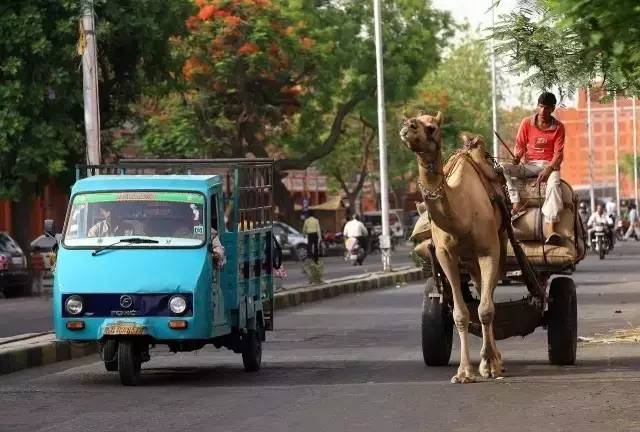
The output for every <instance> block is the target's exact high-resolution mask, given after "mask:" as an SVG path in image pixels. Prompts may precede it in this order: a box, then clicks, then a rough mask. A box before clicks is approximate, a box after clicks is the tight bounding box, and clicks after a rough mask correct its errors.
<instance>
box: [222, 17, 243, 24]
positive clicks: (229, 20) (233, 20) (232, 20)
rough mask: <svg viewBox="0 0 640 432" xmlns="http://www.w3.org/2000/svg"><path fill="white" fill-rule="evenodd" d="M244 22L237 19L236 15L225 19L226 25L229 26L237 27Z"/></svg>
mask: <svg viewBox="0 0 640 432" xmlns="http://www.w3.org/2000/svg"><path fill="white" fill-rule="evenodd" d="M241 22H242V18H240V17H237V16H235V15H230V16H227V17H225V18H224V23H225V24H226V25H228V26H233V27H235V26H237V25H238V24H240V23H241Z"/></svg>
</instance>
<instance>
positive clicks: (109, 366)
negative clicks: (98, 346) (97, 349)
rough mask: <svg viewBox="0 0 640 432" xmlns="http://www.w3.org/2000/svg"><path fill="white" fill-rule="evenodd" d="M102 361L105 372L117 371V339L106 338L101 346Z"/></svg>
mask: <svg viewBox="0 0 640 432" xmlns="http://www.w3.org/2000/svg"><path fill="white" fill-rule="evenodd" d="M102 361H104V368H105V369H106V370H107V372H118V341H117V340H115V339H109V340H107V341H106V342H105V343H104V345H103V346H102Z"/></svg>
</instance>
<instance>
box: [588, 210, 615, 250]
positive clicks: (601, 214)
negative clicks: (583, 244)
mask: <svg viewBox="0 0 640 432" xmlns="http://www.w3.org/2000/svg"><path fill="white" fill-rule="evenodd" d="M612 224H613V221H612V220H611V217H610V216H609V215H607V214H606V213H605V211H604V206H603V205H602V204H598V206H597V207H596V211H595V213H593V214H592V215H591V216H590V217H589V221H588V222H587V229H588V231H587V232H588V238H589V244H591V242H592V236H593V233H594V232H595V230H596V227H597V226H598V225H602V226H604V232H605V235H606V236H607V240H608V242H609V247H610V248H612V247H613V233H612V231H611V225H612Z"/></svg>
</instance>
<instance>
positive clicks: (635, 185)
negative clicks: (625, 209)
mask: <svg viewBox="0 0 640 432" xmlns="http://www.w3.org/2000/svg"><path fill="white" fill-rule="evenodd" d="M631 103H632V105H631V106H632V109H633V111H632V113H633V122H632V125H633V195H634V197H635V199H636V205H638V131H637V128H636V97H635V96H634V97H632V98H631Z"/></svg>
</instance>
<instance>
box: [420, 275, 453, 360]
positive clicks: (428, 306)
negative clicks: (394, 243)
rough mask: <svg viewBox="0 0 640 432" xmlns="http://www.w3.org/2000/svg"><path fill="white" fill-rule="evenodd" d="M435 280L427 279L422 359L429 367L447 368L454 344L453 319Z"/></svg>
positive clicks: (423, 317)
mask: <svg viewBox="0 0 640 432" xmlns="http://www.w3.org/2000/svg"><path fill="white" fill-rule="evenodd" d="M435 292H438V291H437V288H436V281H435V279H434V278H432V277H431V278H429V279H427V283H426V287H425V290H424V298H423V302H422V358H423V359H424V363H425V364H426V365H427V366H446V365H447V364H449V357H451V345H452V343H453V317H452V316H451V311H450V310H449V307H448V306H447V305H446V304H443V303H441V302H440V299H439V298H438V297H429V294H430V293H435Z"/></svg>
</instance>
